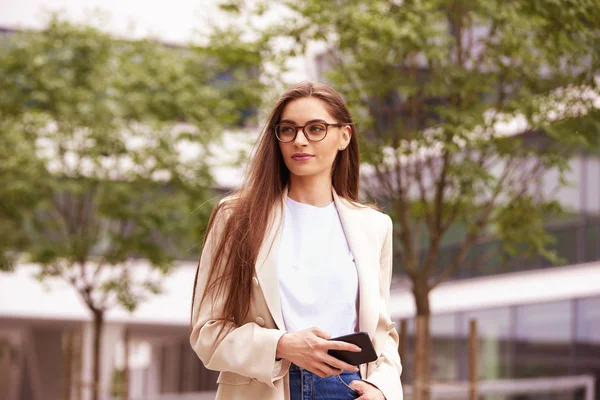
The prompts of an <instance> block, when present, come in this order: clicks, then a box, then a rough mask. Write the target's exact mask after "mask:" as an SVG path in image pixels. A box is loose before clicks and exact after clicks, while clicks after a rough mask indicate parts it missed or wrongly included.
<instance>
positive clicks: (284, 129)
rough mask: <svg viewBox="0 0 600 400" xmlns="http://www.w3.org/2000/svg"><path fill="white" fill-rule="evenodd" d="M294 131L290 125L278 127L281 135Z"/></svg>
mask: <svg viewBox="0 0 600 400" xmlns="http://www.w3.org/2000/svg"><path fill="white" fill-rule="evenodd" d="M295 130H296V128H294V127H293V126H292V125H280V126H279V132H281V133H293V132H294V131H295Z"/></svg>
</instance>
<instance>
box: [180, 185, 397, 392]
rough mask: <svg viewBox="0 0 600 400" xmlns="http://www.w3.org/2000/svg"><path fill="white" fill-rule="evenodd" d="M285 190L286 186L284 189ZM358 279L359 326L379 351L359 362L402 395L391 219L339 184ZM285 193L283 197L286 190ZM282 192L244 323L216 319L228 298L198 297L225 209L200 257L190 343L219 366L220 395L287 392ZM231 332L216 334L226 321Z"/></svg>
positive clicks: (371, 378) (369, 375)
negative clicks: (392, 305) (280, 271)
mask: <svg viewBox="0 0 600 400" xmlns="http://www.w3.org/2000/svg"><path fill="white" fill-rule="evenodd" d="M285 196H287V193H285ZM333 198H334V201H335V205H336V207H337V209H338V212H339V215H340V219H341V221H342V226H343V228H344V232H345V233H346V239H347V240H348V244H349V245H350V249H351V251H352V254H353V255H354V260H355V263H356V268H357V271H358V282H359V304H360V305H359V310H358V320H359V322H358V323H359V329H360V330H361V331H365V332H367V333H368V334H369V336H370V337H371V340H372V342H373V345H374V347H375V350H376V352H377V354H378V355H379V358H378V359H377V360H376V361H374V362H372V363H369V364H363V365H362V366H361V367H360V373H361V376H362V377H363V379H364V380H366V381H368V382H370V383H372V384H374V385H375V386H377V387H378V388H379V389H380V390H381V391H382V392H383V394H384V395H385V397H386V399H387V400H401V399H402V386H401V384H400V374H401V372H402V365H401V363H400V357H399V355H398V333H397V331H396V329H395V325H394V323H393V322H392V321H391V319H390V310H389V299H390V282H391V276H392V221H391V219H390V217H389V216H387V215H385V214H383V213H380V212H378V211H376V210H374V209H372V208H369V207H365V206H360V205H355V204H353V203H351V202H350V201H348V200H346V199H344V198H342V197H339V196H338V195H337V194H336V193H335V191H334V192H333ZM283 199H285V197H284V198H283ZM283 199H282V202H281V204H280V206H278V207H274V210H273V212H272V215H271V218H270V224H269V228H268V229H267V232H266V235H265V240H264V242H263V244H262V247H261V249H260V251H259V254H258V258H257V261H256V267H255V276H254V277H253V278H252V283H253V288H252V289H253V292H252V300H251V304H250V311H249V313H248V317H247V318H246V320H245V321H244V322H243V324H241V325H240V326H234V325H233V324H232V323H231V322H225V321H222V320H217V319H216V317H217V316H218V313H219V310H220V309H222V300H223V299H218V298H217V299H215V300H214V301H211V302H209V301H205V302H204V303H203V304H202V307H198V306H199V304H198V303H199V301H200V299H201V298H202V294H203V292H204V290H205V287H206V280H207V275H208V271H209V267H210V263H211V259H212V251H213V247H214V245H215V238H216V237H218V235H219V234H220V232H221V230H222V227H223V224H224V222H225V220H226V218H227V213H222V214H223V215H222V216H221V217H220V218H218V219H217V220H216V221H215V225H214V228H213V229H212V230H211V234H210V235H209V236H208V237H207V238H206V242H205V246H204V249H203V252H202V255H201V257H200V265H199V272H198V280H197V285H196V294H195V296H196V297H195V303H194V305H193V309H192V333H191V335H190V343H191V345H192V348H193V349H194V351H195V352H196V353H197V354H198V357H200V359H201V360H202V362H203V363H204V365H205V366H206V368H208V369H211V370H215V371H220V374H219V378H218V379H217V382H218V384H219V388H218V390H217V400H221V399H227V400H237V399H240V400H241V399H257V400H289V399H290V393H289V376H288V370H289V366H290V362H289V361H287V360H280V361H276V360H275V352H276V348H277V342H278V341H279V338H280V337H281V336H282V335H283V334H284V333H285V326H284V322H283V317H282V313H281V305H280V299H279V281H278V277H277V249H278V241H279V236H280V235H279V231H280V229H281V226H282V224H281V222H282V215H283V213H282V206H283V204H284V203H283ZM224 323H225V324H228V325H230V326H227V327H226V332H227V333H226V334H223V336H222V337H221V339H220V340H219V341H218V340H217V335H218V333H219V330H220V328H221V326H222V324H224Z"/></svg>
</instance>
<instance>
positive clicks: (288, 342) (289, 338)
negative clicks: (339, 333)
mask: <svg viewBox="0 0 600 400" xmlns="http://www.w3.org/2000/svg"><path fill="white" fill-rule="evenodd" d="M329 338H330V336H329V334H328V333H327V332H324V331H322V330H321V329H319V328H309V329H304V330H302V331H297V332H289V333H286V334H285V335H283V336H282V337H281V338H280V339H279V342H278V343H277V353H276V357H277V358H285V359H286V360H289V361H291V362H293V363H294V364H296V365H297V366H299V367H300V368H304V369H306V370H308V371H310V372H312V373H313V374H315V375H318V376H320V377H321V378H325V377H328V376H332V375H339V374H340V373H341V372H342V370H345V371H350V372H357V371H358V368H357V367H355V366H354V365H350V364H347V363H345V362H343V361H340V360H338V359H337V358H335V357H332V356H330V355H329V354H327V351H328V350H330V349H334V350H347V351H354V352H360V351H361V348H360V347H358V346H355V345H353V344H351V343H346V342H338V341H335V340H327V339H329Z"/></svg>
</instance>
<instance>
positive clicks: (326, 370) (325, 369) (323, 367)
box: [317, 362, 342, 376]
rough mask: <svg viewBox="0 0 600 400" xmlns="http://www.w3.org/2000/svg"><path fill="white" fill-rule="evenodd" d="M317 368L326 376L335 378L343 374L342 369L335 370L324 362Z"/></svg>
mask: <svg viewBox="0 0 600 400" xmlns="http://www.w3.org/2000/svg"><path fill="white" fill-rule="evenodd" d="M317 368H318V369H319V370H321V371H322V372H323V373H324V374H325V376H334V375H339V374H341V373H342V370H341V369H337V368H334V367H332V366H331V365H329V364H327V363H324V362H321V364H319V366H318V367H317Z"/></svg>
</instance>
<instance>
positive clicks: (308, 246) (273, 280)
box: [190, 83, 402, 400]
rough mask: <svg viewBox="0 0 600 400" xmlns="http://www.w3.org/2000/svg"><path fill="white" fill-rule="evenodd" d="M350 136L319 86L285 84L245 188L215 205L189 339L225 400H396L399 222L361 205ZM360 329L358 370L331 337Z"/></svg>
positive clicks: (344, 115)
mask: <svg viewBox="0 0 600 400" xmlns="http://www.w3.org/2000/svg"><path fill="white" fill-rule="evenodd" d="M358 183H359V154H358V143H357V138H356V130H355V128H354V125H353V122H352V117H351V115H350V112H349V110H348V108H347V106H346V105H345V103H344V101H343V100H342V98H341V97H340V95H339V94H337V93H336V92H335V91H334V90H333V89H332V88H330V87H329V86H327V85H325V84H322V83H300V84H298V85H296V86H294V87H292V88H291V89H289V90H288V91H287V92H286V93H285V94H284V95H283V96H282V97H281V99H280V100H279V101H278V103H277V105H276V106H275V108H274V110H273V112H272V113H271V115H270V116H269V119H268V122H267V125H266V128H265V131H264V133H263V135H262V137H261V138H260V140H259V143H258V149H257V152H256V155H255V156H254V158H253V160H252V164H251V165H250V169H249V174H248V176H247V179H246V183H245V184H244V185H243V186H242V188H241V189H240V190H239V191H238V193H237V194H236V195H235V196H232V197H231V198H229V199H225V200H224V201H222V202H221V203H220V204H219V205H218V206H217V207H216V208H215V210H214V211H213V214H212V216H211V219H210V222H209V225H208V229H207V234H206V237H205V240H204V246H203V250H202V256H201V257H200V263H199V266H198V270H197V272H196V282H195V287H194V299H193V306H192V333H191V337H190V343H191V345H192V347H193V349H194V351H196V353H197V354H198V356H199V357H200V359H201V360H202V362H203V363H204V365H205V366H206V367H207V368H209V369H212V370H216V371H220V375H219V378H218V380H217V382H218V384H219V388H218V391H217V399H234V400H237V399H257V400H305V399H330V400H335V399H357V398H358V399H361V400H367V399H369V400H371V399H387V400H396V399H402V387H401V384H400V373H401V369H402V367H401V364H400V358H399V356H398V351H397V348H398V334H397V332H396V329H395V327H394V324H393V323H392V321H391V320H390V312H389V290H390V280H391V273H392V222H391V219H390V218H389V217H388V216H387V215H385V214H382V213H380V212H378V211H376V210H374V209H373V208H370V207H366V206H363V205H360V204H359V203H358V202H357V201H358ZM356 331H365V332H367V333H368V334H369V337H370V338H371V341H372V343H373V345H374V347H375V350H376V352H377V355H378V359H377V360H376V361H374V362H371V363H368V364H363V365H361V366H360V368H356V367H354V366H352V365H349V364H346V363H344V362H342V361H340V360H338V359H336V358H334V357H332V356H330V355H328V353H327V352H328V350H330V349H338V350H348V351H360V349H359V348H357V347H356V346H354V345H351V344H349V343H345V342H341V341H330V340H327V339H329V338H330V337H335V336H339V335H344V334H349V333H352V332H356Z"/></svg>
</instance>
